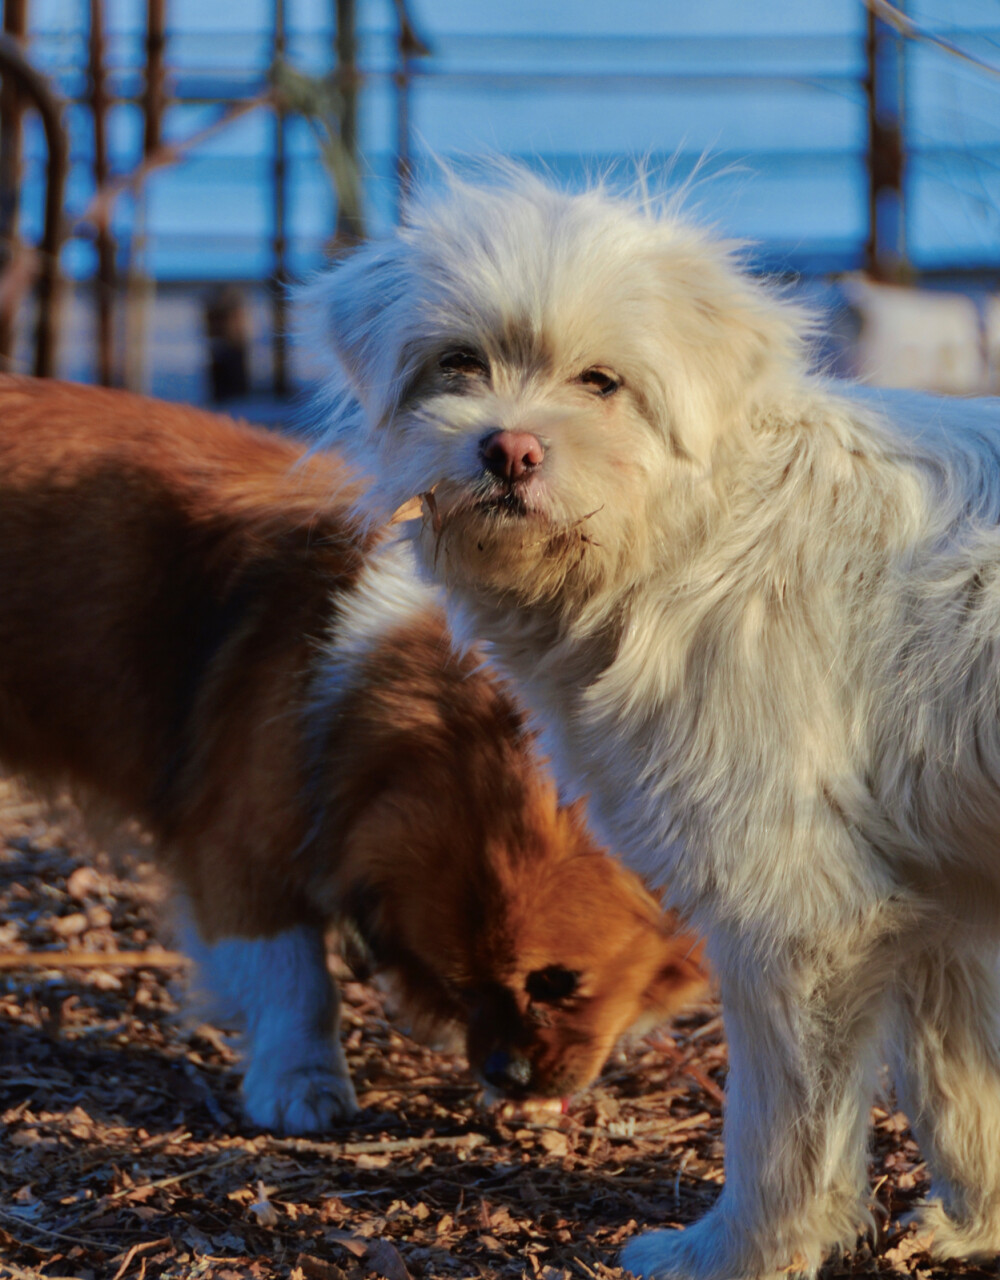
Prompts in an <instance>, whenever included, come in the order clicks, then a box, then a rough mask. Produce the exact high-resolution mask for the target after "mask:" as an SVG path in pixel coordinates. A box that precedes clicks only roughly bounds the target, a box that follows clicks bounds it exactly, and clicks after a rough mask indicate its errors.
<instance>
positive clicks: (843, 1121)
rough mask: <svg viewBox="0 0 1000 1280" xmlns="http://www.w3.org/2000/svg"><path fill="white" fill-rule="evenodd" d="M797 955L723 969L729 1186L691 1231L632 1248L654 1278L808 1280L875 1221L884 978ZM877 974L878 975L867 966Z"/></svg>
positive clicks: (636, 1263)
mask: <svg viewBox="0 0 1000 1280" xmlns="http://www.w3.org/2000/svg"><path fill="white" fill-rule="evenodd" d="M847 962H848V955H847V953H846V949H845V970H844V971H840V972H838V969H837V967H836V965H835V964H834V966H833V967H831V962H830V960H829V958H828V959H827V960H826V961H825V962H824V964H823V965H822V967H820V966H818V965H817V963H816V961H815V958H810V959H809V960H808V961H807V960H803V959H799V958H798V957H788V958H786V959H785V961H784V962H781V961H779V962H777V963H773V964H768V965H767V966H766V968H762V967H761V966H760V965H759V964H754V963H752V962H751V961H747V962H745V963H743V964H738V965H735V966H733V968H734V972H730V973H723V974H722V975H721V976H722V996H723V1008H724V1012H725V1021H726V1032H727V1036H728V1040H729V1079H728V1085H727V1098H726V1119H725V1128H724V1136H725V1143H726V1159H725V1163H726V1185H725V1188H724V1189H723V1192H722V1194H721V1196H720V1197H719V1200H718V1201H717V1202H716V1204H715V1205H714V1207H713V1208H712V1210H711V1211H710V1212H709V1213H708V1214H706V1216H705V1217H704V1218H702V1219H701V1220H700V1221H699V1222H697V1223H696V1224H695V1225H694V1226H692V1227H689V1228H687V1229H686V1230H683V1231H654V1232H650V1233H649V1234H647V1235H644V1236H640V1237H638V1238H637V1239H636V1240H634V1241H633V1242H632V1243H631V1244H630V1245H628V1246H627V1248H626V1249H625V1252H624V1254H623V1256H622V1265H623V1266H624V1267H626V1268H627V1269H628V1270H630V1271H633V1272H634V1273H635V1274H636V1275H638V1276H643V1277H646V1278H648V1280H653V1278H654V1277H656V1278H660V1277H663V1278H666V1277H670V1278H671V1280H681V1278H682V1277H683V1278H685V1280H760V1278H762V1277H776V1276H778V1275H780V1274H784V1275H788V1274H789V1273H792V1274H797V1275H813V1274H814V1273H815V1271H816V1269H817V1268H818V1267H819V1265H820V1263H821V1262H822V1260H823V1258H824V1256H825V1255H826V1253H827V1252H828V1251H829V1250H830V1249H831V1248H832V1247H833V1246H834V1245H836V1244H838V1243H850V1242H852V1241H853V1240H854V1239H855V1237H856V1235H857V1231H858V1229H859V1227H861V1226H862V1224H863V1223H864V1222H865V1221H866V1219H867V1217H868V1215H867V1212H866V1210H865V1205H864V1191H865V1185H866V1162H865V1135H866V1131H867V1125H868V1115H869V1105H870V1099H871V1096H872V1093H873V1091H874V1085H875V1080H876V1074H877V1054H876V1052H875V1049H876V1048H877V1037H876V1031H875V1022H876V1012H877V1009H878V1006H879V1004H880V1003H881V998H882V993H881V991H880V989H879V988H880V985H881V984H879V983H878V982H877V978H876V980H875V982H872V983H869V982H868V981H867V980H866V977H867V975H866V977H865V978H860V976H859V974H858V971H857V968H856V967H855V966H854V965H853V964H852V965H851V966H850V967H851V969H852V970H853V972H850V973H849V972H847V971H846V964H847ZM871 972H872V973H874V966H872V967H871Z"/></svg>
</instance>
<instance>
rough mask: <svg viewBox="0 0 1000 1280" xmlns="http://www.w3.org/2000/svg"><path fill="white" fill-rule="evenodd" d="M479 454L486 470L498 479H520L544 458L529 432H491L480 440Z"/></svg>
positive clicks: (536, 439)
mask: <svg viewBox="0 0 1000 1280" xmlns="http://www.w3.org/2000/svg"><path fill="white" fill-rule="evenodd" d="M479 454H480V457H481V458H482V460H483V463H484V465H485V467H486V469H487V471H491V472H492V473H493V474H494V475H495V476H498V477H499V478H500V479H501V480H520V479H521V477H522V476H526V475H527V474H528V472H529V471H534V470H535V468H536V467H540V466H541V465H542V462H543V460H544V458H545V450H544V449H543V448H542V446H541V443H540V442H539V440H538V438H537V436H533V435H532V434H531V432H530V431H491V432H490V434H489V435H487V436H483V438H482V440H480V442H479Z"/></svg>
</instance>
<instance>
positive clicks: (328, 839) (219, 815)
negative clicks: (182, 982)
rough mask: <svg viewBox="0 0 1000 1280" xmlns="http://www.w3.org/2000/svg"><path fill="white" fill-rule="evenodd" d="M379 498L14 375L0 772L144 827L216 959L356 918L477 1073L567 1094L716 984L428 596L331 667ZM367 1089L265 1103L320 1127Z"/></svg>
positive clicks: (8, 386) (269, 1114)
mask: <svg viewBox="0 0 1000 1280" xmlns="http://www.w3.org/2000/svg"><path fill="white" fill-rule="evenodd" d="M357 493H358V488H357V485H356V483H355V482H354V481H353V480H352V479H351V478H350V476H349V475H348V474H347V472H346V470H345V469H344V467H343V466H342V464H341V463H339V462H338V461H337V460H336V459H334V458H332V457H330V456H306V455H305V454H304V453H303V451H302V450H301V449H300V448H299V447H298V446H296V445H294V444H292V443H290V442H288V441H287V440H284V439H281V438H279V437H276V436H274V435H271V434H268V433H265V432H262V431H259V430H254V429H251V428H247V427H242V426H238V425H236V424H234V423H231V422H229V421H228V420H226V419H224V418H220V417H217V416H215V415H212V414H207V413H203V412H199V411H196V410H194V409H189V408H180V407H175V406H170V405H166V404H163V403H159V402H155V401H151V400H145V399H141V398H138V397H134V396H129V395H126V394H124V393H121V392H108V391H102V390H97V389H94V388H86V387H80V386H74V385H69V384H60V383H53V382H36V381H33V380H31V379H26V378H14V377H4V378H0V761H2V763H3V764H5V765H6V766H7V767H9V768H11V769H13V770H16V771H18V772H20V773H23V774H24V775H25V776H27V777H28V778H29V779H30V780H32V781H34V782H35V783H37V784H41V785H42V786H44V787H46V788H49V789H51V788H52V787H54V786H57V785H63V784H68V785H69V786H71V787H72V788H73V789H74V790H75V791H76V792H77V793H78V794H80V793H82V794H83V795H84V796H86V797H88V798H90V799H96V800H97V801H98V802H99V803H101V804H102V805H104V806H110V807H111V808H112V809H113V810H114V811H115V812H117V813H120V814H127V815H132V816H134V817H136V818H138V819H139V820H140V821H141V822H142V823H144V824H145V825H146V826H147V827H148V829H149V830H150V832H151V833H152V834H153V836H154V837H155V841H156V844H157V847H158V849H159V851H160V854H161V856H162V859H163V861H164V863H165V864H166V865H167V866H168V868H169V869H170V870H171V871H172V872H173V874H174V875H175V877H176V878H177V880H178V881H179V882H180V884H181V886H182V887H183V889H184V891H185V893H186V895H187V897H188V898H189V900H190V903H191V908H192V912H193V915H194V920H195V924H196V926H197V929H198V932H199V934H200V937H201V940H202V942H203V943H204V944H205V946H206V947H209V948H211V946H212V945H213V944H216V943H219V942H220V941H225V940H227V939H233V938H251V939H252V938H271V937H276V936H280V935H282V934H283V931H289V930H291V931H294V930H296V929H301V928H307V929H310V930H321V929H323V928H324V927H325V926H326V925H328V924H329V923H330V922H332V921H335V920H341V921H345V920H346V921H347V922H348V923H349V924H351V925H352V926H353V927H354V928H355V929H356V930H357V931H358V932H360V934H361V935H362V937H363V938H364V940H365V943H366V945H367V946H368V948H369V949H370V950H371V952H372V954H373V955H374V958H375V960H376V962H377V963H379V964H381V965H382V966H384V967H386V968H388V969H390V970H391V971H393V972H394V974H395V976H396V978H397V979H398V980H399V982H400V983H401V985H402V987H403V988H404V991H405V994H406V996H407V997H408V1000H409V1002H410V1004H411V1006H412V1008H413V1009H414V1010H415V1011H416V1012H417V1013H418V1014H425V1015H429V1016H431V1017H433V1018H435V1019H443V1020H448V1021H453V1022H459V1023H462V1024H464V1025H465V1027H466V1030H467V1044H468V1050H469V1056H470V1061H471V1062H472V1064H473V1065H474V1066H475V1067H476V1068H477V1069H478V1070H480V1072H483V1073H485V1074H486V1075H488V1076H491V1078H493V1079H494V1082H495V1083H498V1084H501V1085H502V1086H504V1087H506V1088H508V1089H509V1091H510V1092H515V1093H516V1092H537V1093H543V1094H544V1093H556V1092H568V1091H570V1090H572V1089H574V1088H577V1087H580V1086H581V1085H583V1084H585V1083H586V1082H587V1081H588V1080H589V1079H591V1078H592V1077H593V1076H594V1075H595V1074H596V1072H597V1071H598V1070H599V1069H600V1066H601V1064H602V1062H603V1060H604V1058H605V1056H606V1054H607V1052H608V1050H609V1049H610V1047H611V1045H612V1044H613V1042H614V1040H615V1039H616V1038H617V1037H618V1036H619V1035H620V1034H621V1032H623V1031H624V1030H626V1029H627V1028H628V1027H629V1026H631V1025H633V1024H634V1023H636V1022H637V1021H641V1020H642V1019H644V1018H648V1019H649V1020H650V1021H652V1020H655V1019H656V1018H659V1017H662V1016H664V1015H666V1014H668V1013H669V1012H670V1011H672V1010H673V1009H674V1008H675V1007H677V1006H678V1005H680V1004H681V1003H682V1002H683V1001H685V1000H686V999H688V998H690V997H691V996H692V995H694V994H696V993H697V992H698V991H699V990H700V989H701V988H702V986H703V975H702V971H701V968H700V964H699V953H698V951H697V949H695V950H694V951H692V942H691V939H690V938H689V937H687V936H684V935H678V934H677V933H676V932H675V930H674V929H673V927H672V925H671V924H669V923H667V922H664V921H663V920H662V918H661V916H660V913H659V910H658V908H657V905H656V904H655V903H654V901H653V899H652V898H651V897H650V896H649V894H648V893H646V891H645V890H644V889H643V888H642V887H641V885H640V884H639V882H638V881H637V880H636V879H635V877H634V876H632V875H631V874H630V873H628V872H626V871H625V870H623V869H622V868H621V867H620V866H619V865H618V863H617V862H615V861H613V860H612V859H610V858H607V857H606V856H604V855H603V854H602V853H601V852H600V851H599V850H598V849H596V847H595V846H594V845H593V843H592V841H591V838H590V837H589V835H588V833H587V831H586V828H585V826H584V825H583V823H582V821H581V818H580V815H579V813H578V812H577V811H576V810H575V809H566V808H561V807H559V806H558V805H557V802H556V796H555V792H554V788H553V785H552V783H551V781H550V780H549V778H548V776H547V774H546V773H545V772H544V770H542V769H541V767H540V766H539V763H538V761H537V759H536V758H535V755H534V753H533V750H532V746H531V742H530V738H529V737H528V736H527V735H526V733H525V730H524V727H523V724H522V721H521V717H520V714H519V712H518V711H517V710H516V708H515V707H514V706H513V704H512V703H511V701H510V699H509V695H508V694H507V692H506V691H505V689H504V688H503V687H502V685H501V684H500V683H499V682H498V681H497V680H496V679H495V677H493V676H492V675H490V674H488V673H487V672H486V671H485V670H483V668H482V666H481V663H480V660H479V659H478V658H477V657H476V656H475V655H466V656H463V657H459V656H456V655H455V653H454V652H453V651H452V649H451V647H450V644H449V640H448V636H447V633H446V630H445V627H444V622H443V619H442V617H441V615H440V613H439V612H438V611H437V609H436V607H435V606H434V605H433V602H429V603H428V606H427V608H426V609H424V610H422V611H421V612H419V613H416V614H413V613H409V614H408V613H406V612H405V611H403V612H402V613H401V615H400V619H399V625H398V627H391V626H390V627H389V628H387V629H385V630H384V632H383V633H381V634H378V635H375V636H373V637H372V638H371V643H370V645H369V646H368V648H367V649H366V650H365V651H364V652H363V653H362V654H361V655H360V657H358V658H357V660H356V661H355V662H354V663H353V665H352V666H351V667H350V678H349V679H348V680H347V681H346V683H345V682H344V681H341V682H340V683H338V682H337V680H334V679H332V678H330V667H331V664H334V665H336V662H337V660H338V649H337V646H338V623H339V620H340V615H341V611H342V608H343V607H345V602H348V601H350V599H351V598H352V593H353V592H355V591H356V590H357V588H358V583H359V578H360V577H361V575H362V574H363V573H364V572H365V570H366V567H368V566H370V565H371V563H372V561H373V559H374V557H375V556H376V555H377V553H378V548H379V546H380V545H381V544H382V542H383V541H384V534H365V533H364V532H363V531H362V530H361V528H360V526H359V525H358V524H357V523H356V522H355V520H354V519H353V517H352V514H351V511H352V507H353V502H354V500H355V498H356V497H357ZM566 975H569V977H567V976H566ZM324 981H325V979H324ZM262 998H263V997H262ZM331 999H333V1000H334V1004H333V1008H332V1012H331V1013H330V1015H329V1018H328V1022H329V1025H330V1029H331V1030H332V1031H335V1029H336V1004H335V997H331ZM512 1063H513V1068H512V1067H511V1064H512ZM490 1064H492V1067H491V1066H490ZM330 1070H331V1071H333V1073H334V1074H335V1075H336V1074H337V1073H339V1072H341V1070H342V1068H341V1066H338V1065H337V1064H336V1063H334V1064H333V1065H332V1066H331V1067H330ZM282 1087H284V1086H282ZM275 1088H277V1086H274V1085H273V1082H272V1084H269V1085H268V1089H271V1090H272V1091H273V1089H275ZM346 1091H347V1092H346V1095H345V1097H346V1100H345V1097H342V1098H341V1099H340V1101H339V1103H338V1104H337V1105H336V1106H334V1107H333V1109H332V1110H331V1109H330V1108H327V1109H326V1110H324V1109H323V1108H317V1107H315V1106H312V1105H311V1104H310V1105H309V1106H307V1107H306V1109H305V1111H304V1112H303V1111H301V1110H299V1111H295V1110H294V1109H293V1108H290V1107H289V1106H286V1105H285V1102H284V1101H280V1102H279V1103H277V1104H275V1106H274V1107H272V1108H271V1109H270V1110H268V1108H267V1106H264V1107H263V1108H262V1107H261V1106H260V1105H257V1106H256V1107H251V1114H255V1115H256V1118H258V1119H262V1122H268V1120H270V1121H271V1122H272V1123H276V1124H283V1125H285V1127H288V1128H299V1129H306V1128H311V1127H320V1126H321V1124H322V1123H324V1122H327V1121H329V1119H330V1118H331V1116H336V1115H337V1114H343V1113H345V1112H346V1111H349V1109H350V1105H349V1104H350V1102H351V1101H352V1095H350V1086H349V1082H348V1083H347V1085H346ZM303 1115H304V1116H305V1118H304V1119H303Z"/></svg>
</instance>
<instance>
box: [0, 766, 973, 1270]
mask: <svg viewBox="0 0 1000 1280" xmlns="http://www.w3.org/2000/svg"><path fill="white" fill-rule="evenodd" d="M141 845H142V840H141V837H139V836H135V838H134V839H132V840H131V841H126V842H125V843H124V846H120V847H118V848H117V849H116V850H115V852H114V853H113V854H109V853H108V852H107V851H105V850H104V849H101V848H96V847H95V846H94V844H93V843H91V842H90V841H89V840H88V838H87V837H86V836H85V835H84V834H83V828H82V825H81V823H80V821H79V819H78V817H77V816H76V815H75V812H74V811H73V810H72V808H71V807H70V806H68V805H67V804H63V803H60V804H58V805H55V806H42V805H40V804H36V803H35V802H34V801H32V800H31V799H30V798H29V797H26V796H25V795H24V794H23V793H22V792H21V791H19V790H18V788H17V787H16V786H15V784H13V783H12V782H10V781H9V780H6V779H3V778H0V960H2V962H3V965H2V967H0V1280H24V1278H25V1277H28V1278H30V1280H40V1278H41V1277H48V1278H51V1280H57V1278H58V1280H69V1278H70V1277H73V1278H75V1280H366V1278H370V1277H383V1278H384V1280H425V1278H426V1277H438V1276H440V1277H456V1278H465V1277H468V1278H469V1280H493V1278H494V1277H495V1278H496V1280H515V1278H519V1277H528V1280H587V1278H590V1280H594V1278H596V1280H614V1278H615V1277H623V1276H624V1275H625V1273H624V1272H623V1271H622V1270H621V1269H620V1268H619V1267H618V1265H617V1255H618V1252H619V1249H620V1247H621V1245H622V1244H623V1243H624V1242H625V1240H627V1239H628V1238H629V1237H630V1236H632V1235H633V1234H635V1232H636V1231H638V1230H640V1229H642V1228H643V1227H646V1226H677V1227H682V1226H684V1225H686V1224H688V1223H690V1222H692V1221H694V1220H695V1219H696V1218H697V1217H698V1216H700V1214H701V1213H703V1212H704V1211H705V1209H706V1208H708V1206H709V1205H710V1204H711V1203H712V1201H713V1200H714V1199H715V1198H716V1196H717V1195H718V1192H719V1188H720V1186H721V1185H722V1181H723V1171H722V1152H723V1149H722V1137H721V1135H722V1119H721V1113H722V1099H723V1089H724V1085H725V1072H726V1048H725V1040H724V1035H723V1028H722V1022H721V1019H720V1018H719V1016H718V1009H717V1008H716V1007H714V1006H712V1005H711V1004H708V1005H705V1006H702V1007H699V1008H696V1009H694V1010H692V1011H691V1012H690V1013H689V1014H688V1015H687V1016H685V1017H683V1018H681V1019H680V1020H679V1021H678V1023H677V1024H676V1025H675V1026H674V1027H672V1028H670V1029H668V1030H666V1031H661V1032H659V1033H657V1034H655V1035H654V1036H652V1037H649V1038H647V1039H646V1040H645V1041H639V1042H638V1043H635V1044H633V1045H630V1046H628V1047H626V1048H623V1049H622V1050H620V1051H618V1052H617V1053H616V1054H615V1055H614V1056H613V1058H612V1059H611V1061H610V1062H609V1063H608V1065H607V1066H606V1068H605V1070H604V1073H603V1075H602V1077H601V1079H600V1080H599V1081H598V1082H597V1083H596V1085H594V1086H593V1087H592V1088H591V1089H590V1090H588V1091H587V1092H586V1093H585V1094H584V1095H581V1096H580V1097H578V1098H576V1099H574V1100H573V1101H572V1102H571V1104H570V1106H569V1109H568V1112H567V1113H566V1114H558V1113H556V1112H554V1111H548V1110H546V1109H544V1108H543V1109H540V1110H539V1111H537V1112H533V1113H532V1112H529V1113H524V1112H522V1111H518V1109H516V1108H511V1107H499V1106H492V1107H486V1106H484V1104H483V1102H482V1098H481V1094H480V1091H479V1089H478V1088H477V1086H476V1084H475V1083H474V1081H473V1080H471V1078H470V1077H469V1075H468V1074H467V1072H466V1070H465V1066H464V1063H463V1061H462V1059H461V1058H460V1057H459V1056H457V1055H454V1054H449V1053H444V1052H440V1051H435V1050H434V1049H432V1048H430V1047H428V1046H425V1045H422V1044H418V1043H416V1042H415V1041H413V1040H411V1039H409V1038H408V1037H407V1036H406V1035H405V1034H404V1033H403V1032H402V1031H401V1030H400V1029H399V1028H398V1027H396V1026H394V1025H393V1024H392V1023H391V1022H390V1021H389V1019H388V1017H387V1013H386V1005H385V1000H384V998H383V996H382V995H381V993H380V992H379V991H378V990H377V989H376V988H375V987H371V986H366V985H362V984H360V983H356V982H353V981H351V980H349V978H345V975H343V974H341V975H340V976H341V978H342V988H343V992H344V1037H345V1047H346V1051H347V1057H348V1060H349V1063H350V1067H351V1070H352V1073H353V1077H354V1081H355V1087H356V1089H357V1092H358V1096H359V1101H360V1103H361V1106H362V1108H363V1110H362V1114H361V1116H360V1117H359V1119H358V1120H357V1122H356V1123H354V1124H352V1125H350V1126H346V1127H344V1128H342V1129H339V1130H337V1131H335V1132H332V1133H331V1134H330V1135H329V1136H328V1138H327V1137H324V1138H323V1139H316V1138H310V1139H297V1138H279V1137H275V1136H273V1135H270V1134H266V1133H262V1132H260V1131H258V1130H255V1129H253V1128H252V1127H250V1126H248V1125H247V1124H245V1122H244V1121H243V1120H242V1118H241V1112H240V1104H239V1073H238V1070H237V1065H236V1064H237V1062H238V1057H237V1054H236V1052H235V1050H234V1044H233V1042H232V1040H231V1038H230V1037H229V1036H228V1035H227V1034H226V1033H225V1030H224V1029H221V1030H220V1029H219V1028H216V1027H212V1026H206V1025H198V1024H197V1023H192V1022H191V1021H190V1020H187V1019H186V1018H185V1017H184V1016H182V1001H183V977H184V967H183V965H182V964H179V963H178V962H177V960H176V955H175V953H172V952H171V951H170V947H171V939H170V937H169V933H168V931H167V927H166V923H165V921H166V919H167V913H165V910H164V903H163V899H164V889H163V885H162V883H161V882H160V880H159V878H158V876H157V875H156V873H155V872H154V871H153V870H152V869H151V867H150V864H149V862H148V858H146V857H144V856H143V855H142V850H141ZM49 952H51V962H50V960H49V957H48V954H47V953H49ZM40 953H44V954H41V955H40ZM60 953H62V954H63V955H64V956H65V955H66V954H67V953H72V954H73V955H74V956H78V957H79V955H80V953H83V955H84V959H86V958H87V957H89V958H90V959H91V962H90V963H89V964H83V963H81V964H80V965H78V966H73V967H70V966H67V965H66V964H65V962H63V967H60V963H61V962H60ZM139 953H141V954H139ZM873 1118H874V1122H875V1138H874V1143H873V1152H872V1161H871V1172H872V1185H873V1198H872V1213H873V1218H874V1220H875V1222H876V1224H877V1228H878V1233H879V1239H878V1241H877V1242H873V1241H868V1242H867V1243H864V1242H863V1243H861V1244H859V1246H858V1247H857V1249H856V1250H855V1251H854V1252H853V1253H852V1254H850V1255H845V1256H844V1257H842V1258H841V1257H837V1258H835V1259H833V1260H832V1261H831V1262H829V1263H828V1264H827V1265H826V1267H825V1268H824V1272H823V1274H824V1277H825V1278H826V1280H834V1278H839V1277H848V1276H858V1275H908V1276H913V1277H915V1278H917V1280H924V1278H927V1280H930V1278H931V1277H938V1276H946V1275H947V1276H956V1275H963V1276H969V1277H978V1276H987V1275H989V1276H995V1275H996V1270H995V1269H994V1268H993V1267H989V1266H988V1267H985V1268H984V1267H981V1266H976V1265H974V1264H963V1263H949V1264H948V1265H947V1267H946V1268H943V1267H940V1266H935V1265H934V1264H933V1263H932V1262H931V1260H930V1259H929V1257H928V1255H927V1252H926V1248H927V1241H926V1240H923V1239H921V1238H920V1237H918V1236H917V1235H916V1234H915V1232H914V1231H913V1229H912V1228H910V1227H909V1226H908V1225H906V1222H905V1218H906V1215H907V1213H908V1212H909V1211H910V1210H911V1209H912V1208H913V1206H914V1205H915V1203H916V1202H917V1201H918V1200H919V1198H920V1196H921V1195H922V1194H924V1193H925V1192H926V1190H927V1185H928V1181H927V1178H928V1175H927V1170H926V1167H925V1165H924V1163H923V1161H922V1159H921V1156H920V1153H919V1152H918V1150H917V1148H916V1145H915V1143H914V1142H913V1139H912V1136H911V1134H910V1132H909V1129H908V1127H907V1124H906V1119H905V1117H903V1116H902V1115H901V1114H900V1113H899V1112H898V1111H897V1110H895V1108H894V1106H893V1104H892V1103H891V1102H888V1101H886V1102H883V1103H881V1104H880V1105H878V1106H876V1107H875V1108H874V1109H873Z"/></svg>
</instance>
